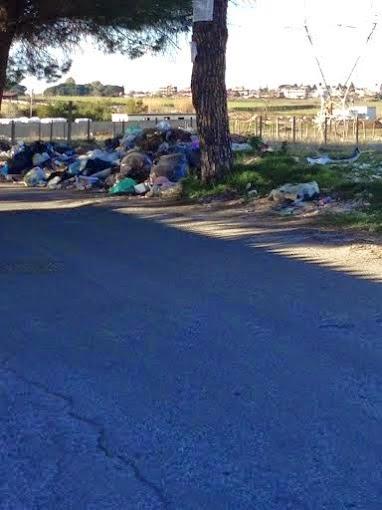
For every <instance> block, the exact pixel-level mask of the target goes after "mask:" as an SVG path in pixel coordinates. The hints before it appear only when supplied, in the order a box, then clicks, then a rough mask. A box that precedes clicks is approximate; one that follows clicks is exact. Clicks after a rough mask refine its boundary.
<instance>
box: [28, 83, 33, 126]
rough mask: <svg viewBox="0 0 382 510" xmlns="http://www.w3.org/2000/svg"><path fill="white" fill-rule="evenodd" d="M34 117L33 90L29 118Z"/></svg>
mask: <svg viewBox="0 0 382 510" xmlns="http://www.w3.org/2000/svg"><path fill="white" fill-rule="evenodd" d="M32 117H33V89H31V96H30V105H29V118H30V119H31V118H32Z"/></svg>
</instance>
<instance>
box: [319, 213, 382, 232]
mask: <svg viewBox="0 0 382 510" xmlns="http://www.w3.org/2000/svg"><path fill="white" fill-rule="evenodd" d="M320 224H321V225H322V226H327V227H337V228H341V229H343V228H345V229H348V230H367V231H368V232H379V233H380V232H382V209H376V208H374V209H373V208H371V209H365V210H362V211H352V212H348V213H337V214H333V213H327V214H325V215H323V216H322V217H321V219H320Z"/></svg>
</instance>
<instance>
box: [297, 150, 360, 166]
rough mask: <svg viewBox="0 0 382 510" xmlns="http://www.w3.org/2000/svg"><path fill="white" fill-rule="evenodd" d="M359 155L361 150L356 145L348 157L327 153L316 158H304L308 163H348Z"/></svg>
mask: <svg viewBox="0 0 382 510" xmlns="http://www.w3.org/2000/svg"><path fill="white" fill-rule="evenodd" d="M360 157H361V151H360V150H359V149H358V147H357V148H356V149H355V150H354V152H353V154H352V155H351V156H349V157H348V158H332V157H330V156H329V155H328V154H324V155H322V156H318V157H316V158H306V160H307V162H308V163H309V164H310V165H348V164H351V163H355V162H356V161H357V160H358V159H359V158H360Z"/></svg>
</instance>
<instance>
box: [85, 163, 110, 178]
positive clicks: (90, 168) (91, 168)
mask: <svg viewBox="0 0 382 510" xmlns="http://www.w3.org/2000/svg"><path fill="white" fill-rule="evenodd" d="M112 166H113V165H112V163H110V161H104V160H103V159H98V158H96V159H88V161H87V162H86V166H85V168H84V170H83V171H82V172H81V175H84V176H85V177H90V176H91V175H93V174H96V173H98V172H102V170H106V169H107V168H110V167H112Z"/></svg>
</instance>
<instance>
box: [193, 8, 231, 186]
mask: <svg viewBox="0 0 382 510" xmlns="http://www.w3.org/2000/svg"><path fill="white" fill-rule="evenodd" d="M227 7H228V0H214V15H213V21H198V22H195V23H194V30H193V38H192V40H193V43H194V44H195V45H196V51H197V55H196V58H195V60H194V67H193V72H192V84H191V87H192V98H193V103H194V108H195V111H196V118H197V127H198V132H199V137H200V147H201V166H202V180H203V182H205V183H212V182H217V181H219V180H221V179H222V178H223V177H224V176H225V175H227V174H228V173H229V172H231V170H232V161H233V158H232V150H231V137H230V132H229V119H228V106H227V89H226V83H225V71H226V47H227V40H228V29H227Z"/></svg>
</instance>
